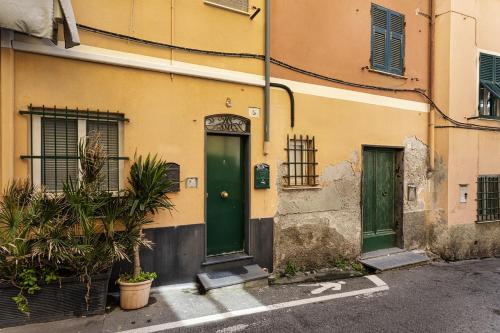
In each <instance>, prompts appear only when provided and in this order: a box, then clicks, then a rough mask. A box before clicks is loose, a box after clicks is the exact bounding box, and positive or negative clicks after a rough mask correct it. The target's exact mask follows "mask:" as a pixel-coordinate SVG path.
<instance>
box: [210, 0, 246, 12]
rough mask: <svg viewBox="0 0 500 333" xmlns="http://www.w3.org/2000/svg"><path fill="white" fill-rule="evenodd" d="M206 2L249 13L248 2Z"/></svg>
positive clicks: (217, 0) (229, 0)
mask: <svg viewBox="0 0 500 333" xmlns="http://www.w3.org/2000/svg"><path fill="white" fill-rule="evenodd" d="M206 2H209V3H213V4H217V5H221V6H224V7H227V8H232V9H236V10H239V11H242V12H245V13H246V12H248V0H206Z"/></svg>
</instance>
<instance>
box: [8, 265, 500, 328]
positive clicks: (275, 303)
mask: <svg viewBox="0 0 500 333" xmlns="http://www.w3.org/2000/svg"><path fill="white" fill-rule="evenodd" d="M47 331H50V332H51V333H59V332H128V333H136V332H137V333H139V332H186V333H187V332H215V333H232V332H500V259H485V260H472V261H464V262H457V263H433V264H431V265H427V266H422V267H415V268H411V269H403V270H395V271H389V272H385V273H382V274H378V275H376V276H368V277H361V278H354V279H346V280H343V281H332V282H330V283H323V284H321V285H311V284H306V285H289V286H276V287H269V288H255V289H250V290H245V289H242V288H239V287H233V288H225V289H222V290H216V291H214V292H212V293H210V294H208V295H205V296H201V295H199V294H198V293H197V292H196V291H195V289H193V288H192V286H189V285H186V286H178V287H176V288H159V289H157V290H155V291H154V293H153V294H152V304H151V305H150V306H149V307H147V308H145V309H142V310H139V311H133V312H125V311H122V310H120V309H119V308H113V309H111V310H110V312H109V313H108V314H106V315H105V316H97V317H92V318H83V319H74V320H67V321H62V322H57V323H50V324H39V325H31V326H25V327H18V328H13V329H6V330H0V332H2V333H18V332H23V333H24V332H27V333H28V332H34V333H35V332H36V333H39V332H40V333H41V332H43V333H46V332H47Z"/></svg>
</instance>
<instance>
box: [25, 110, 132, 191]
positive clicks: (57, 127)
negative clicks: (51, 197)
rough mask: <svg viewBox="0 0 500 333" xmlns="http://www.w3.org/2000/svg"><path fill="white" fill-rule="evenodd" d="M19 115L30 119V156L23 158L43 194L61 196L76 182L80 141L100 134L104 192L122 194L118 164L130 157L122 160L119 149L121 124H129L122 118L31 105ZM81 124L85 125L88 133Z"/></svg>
mask: <svg viewBox="0 0 500 333" xmlns="http://www.w3.org/2000/svg"><path fill="white" fill-rule="evenodd" d="M20 114H22V115H26V116H28V117H29V128H30V138H29V140H30V141H29V145H30V147H29V149H30V155H22V156H21V158H22V159H23V160H29V163H30V177H31V181H32V182H33V183H35V185H42V188H43V190H44V191H48V192H58V191H61V190H62V189H63V185H64V183H67V182H69V181H77V180H78V178H79V168H78V164H79V163H78V160H79V159H80V157H79V156H78V141H79V137H80V136H86V135H92V134H94V133H97V132H98V133H99V134H100V136H101V140H103V142H102V145H103V148H104V149H105V151H106V154H107V162H106V163H105V165H104V167H103V170H102V172H103V181H102V183H101V188H102V189H103V190H106V191H117V190H119V163H118V162H119V161H120V160H128V158H127V157H122V156H119V148H118V147H119V141H118V140H119V130H118V122H124V121H128V119H126V118H125V117H124V115H123V114H121V113H112V112H109V111H105V112H100V111H99V110H97V111H90V110H88V109H87V110H79V109H75V110H71V109H68V108H67V107H66V108H64V109H61V108H57V107H53V108H46V107H45V106H42V107H33V106H31V105H30V106H29V107H28V110H27V111H20ZM81 124H84V125H85V128H86V131H85V132H83V130H82V127H81ZM37 128H39V130H38V129H37ZM35 172H36V173H38V172H39V173H40V174H35ZM36 179H39V181H35V180H36Z"/></svg>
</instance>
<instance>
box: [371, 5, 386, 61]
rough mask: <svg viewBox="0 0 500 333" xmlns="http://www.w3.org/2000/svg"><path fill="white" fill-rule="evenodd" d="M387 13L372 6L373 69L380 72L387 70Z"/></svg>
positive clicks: (380, 8)
mask: <svg viewBox="0 0 500 333" xmlns="http://www.w3.org/2000/svg"><path fill="white" fill-rule="evenodd" d="M387 23H388V22H387V11H386V10H385V9H384V8H382V7H379V6H376V5H372V54H371V62H372V67H373V68H374V69H378V70H386V69H387V66H386V64H387V62H386V60H387V53H386V50H387V44H388V38H387Z"/></svg>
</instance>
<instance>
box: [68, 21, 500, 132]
mask: <svg viewBox="0 0 500 333" xmlns="http://www.w3.org/2000/svg"><path fill="white" fill-rule="evenodd" d="M77 27H78V28H80V29H82V30H84V31H88V32H91V33H95V34H100V35H104V36H107V37H111V38H116V39H121V40H125V41H129V42H134V43H138V44H143V45H149V46H154V47H158V48H165V49H172V50H178V51H184V52H190V53H196V54H203V55H211V56H218V57H231V58H244V59H257V60H262V61H263V60H264V55H261V54H254V53H238V52H222V51H214V50H203V49H196V48H190V47H184V46H178V45H173V44H167V43H161V42H155V41H151V40H147V39H142V38H137V37H133V36H129V35H123V34H119V33H115V32H110V31H106V30H102V29H98V28H94V27H90V26H87V25H84V24H77ZM271 63H272V64H274V65H276V66H279V67H282V68H285V69H287V70H290V71H293V72H296V73H299V74H303V75H306V76H310V77H314V78H317V79H320V80H323V81H327V82H332V83H336V84H340V85H344V86H349V87H353V88H360V89H367V90H378V91H385V92H393V93H398V92H400V93H412V94H418V95H420V96H421V97H423V98H424V99H425V100H426V101H427V102H428V103H429V104H430V105H431V107H432V108H434V109H435V110H436V111H437V112H438V113H439V114H440V115H441V117H442V118H443V119H444V120H446V121H449V122H450V123H451V124H453V125H446V126H435V128H461V129H471V130H482V131H493V132H500V127H493V126H483V125H477V124H470V123H464V122H460V121H458V120H455V119H453V118H451V117H450V116H448V115H447V114H446V113H445V112H443V110H441V109H440V108H439V106H438V105H436V103H435V102H434V101H433V100H432V98H431V97H430V96H429V95H427V94H426V92H425V91H424V90H422V89H418V88H414V89H405V88H390V87H382V86H375V85H369V84H363V83H356V82H350V81H345V80H341V79H337V78H334V77H330V76H326V75H322V74H319V73H315V72H312V71H308V70H306V69H303V68H299V67H295V66H292V65H290V64H287V63H285V62H283V61H280V60H278V59H275V58H271Z"/></svg>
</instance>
